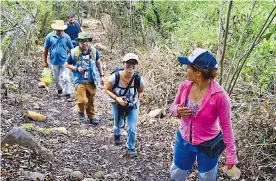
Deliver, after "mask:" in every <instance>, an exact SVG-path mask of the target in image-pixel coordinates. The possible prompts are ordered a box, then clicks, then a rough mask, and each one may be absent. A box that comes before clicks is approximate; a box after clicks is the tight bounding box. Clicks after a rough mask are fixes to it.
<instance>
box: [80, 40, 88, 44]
mask: <svg viewBox="0 0 276 181" xmlns="http://www.w3.org/2000/svg"><path fill="white" fill-rule="evenodd" d="M79 42H80V43H85V42H89V41H88V40H79Z"/></svg>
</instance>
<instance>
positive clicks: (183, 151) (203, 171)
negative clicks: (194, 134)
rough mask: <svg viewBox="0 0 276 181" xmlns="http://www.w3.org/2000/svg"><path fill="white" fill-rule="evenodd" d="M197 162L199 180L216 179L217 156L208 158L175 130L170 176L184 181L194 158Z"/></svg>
mask: <svg viewBox="0 0 276 181" xmlns="http://www.w3.org/2000/svg"><path fill="white" fill-rule="evenodd" d="M196 159H197V162H198V177H199V181H216V180H217V173H218V157H216V158H209V157H208V156H207V155H205V154H204V153H203V152H201V151H199V150H198V148H197V147H196V146H193V145H191V144H189V143H188V142H186V141H185V140H184V139H183V138H182V136H181V134H180V131H177V135H176V142H175V148H174V159H173V164H172V166H171V170H170V173H171V178H172V179H173V180H175V181H185V180H186V177H187V175H188V173H189V171H190V170H191V169H192V167H193V164H194V162H195V160H196Z"/></svg>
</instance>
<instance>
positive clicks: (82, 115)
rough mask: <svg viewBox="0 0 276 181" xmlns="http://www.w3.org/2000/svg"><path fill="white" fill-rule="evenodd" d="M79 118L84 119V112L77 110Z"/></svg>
mask: <svg viewBox="0 0 276 181" xmlns="http://www.w3.org/2000/svg"><path fill="white" fill-rule="evenodd" d="M79 120H80V121H84V120H85V115H84V113H82V112H79Z"/></svg>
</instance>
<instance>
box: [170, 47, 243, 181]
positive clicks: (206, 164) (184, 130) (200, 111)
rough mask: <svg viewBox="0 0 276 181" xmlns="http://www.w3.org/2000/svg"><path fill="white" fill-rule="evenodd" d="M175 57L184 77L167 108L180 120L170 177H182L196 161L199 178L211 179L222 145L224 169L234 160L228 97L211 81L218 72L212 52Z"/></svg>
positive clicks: (203, 51)
mask: <svg viewBox="0 0 276 181" xmlns="http://www.w3.org/2000/svg"><path fill="white" fill-rule="evenodd" d="M178 60H179V62H180V63H182V64H186V65H188V67H187V79H188V80H186V81H185V82H184V83H182V85H181V86H180V87H179V90H178V93H177V95H176V98H175V100H174V102H173V104H172V105H171V107H170V111H171V113H172V115H173V116H175V117H178V118H179V119H180V128H179V130H178V132H177V135H176V143H175V149H174V159H173V163H172V166H171V170H170V173H171V178H172V180H175V181H184V180H186V177H187V175H188V173H189V171H190V170H191V169H192V166H193V164H194V162H195V160H197V162H198V171H199V174H198V175H199V180H200V181H207V180H208V181H215V180H217V173H218V159H219V154H220V153H221V152H222V151H223V150H224V148H225V147H226V164H227V166H228V169H231V168H232V167H233V165H235V164H237V163H238V159H237V155H236V145H235V138H234V133H233V129H232V123H231V103H230V99H229V96H228V95H227V93H226V91H225V90H224V89H223V88H222V87H221V86H220V85H219V84H218V83H217V82H215V81H214V80H213V79H214V78H215V77H216V76H217V74H218V71H217V67H218V64H217V61H216V59H215V58H214V57H213V55H212V54H210V53H209V52H208V51H206V50H204V49H201V48H197V49H195V50H194V51H193V52H192V53H191V55H190V56H189V57H178ZM221 131H222V132H221Z"/></svg>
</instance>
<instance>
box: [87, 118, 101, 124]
mask: <svg viewBox="0 0 276 181" xmlns="http://www.w3.org/2000/svg"><path fill="white" fill-rule="evenodd" d="M89 121H90V124H94V125H98V124H99V120H98V119H97V118H89Z"/></svg>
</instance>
